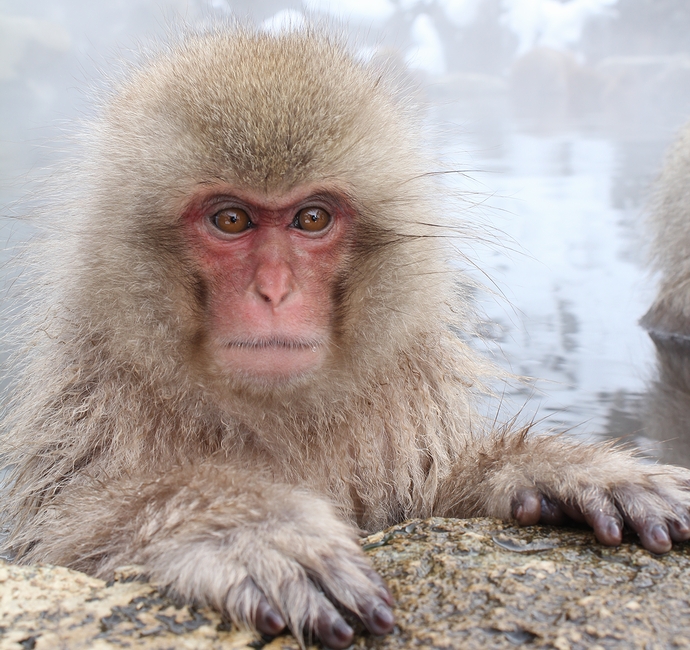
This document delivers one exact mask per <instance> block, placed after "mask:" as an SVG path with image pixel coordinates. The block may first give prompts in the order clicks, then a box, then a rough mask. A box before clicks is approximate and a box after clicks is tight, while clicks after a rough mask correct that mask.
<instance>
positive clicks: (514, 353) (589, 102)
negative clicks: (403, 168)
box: [0, 0, 690, 466]
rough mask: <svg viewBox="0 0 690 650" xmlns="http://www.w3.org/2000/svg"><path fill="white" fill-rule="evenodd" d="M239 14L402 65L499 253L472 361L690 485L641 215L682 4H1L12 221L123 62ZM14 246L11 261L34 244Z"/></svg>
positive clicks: (669, 113) (664, 114)
mask: <svg viewBox="0 0 690 650" xmlns="http://www.w3.org/2000/svg"><path fill="white" fill-rule="evenodd" d="M227 15H236V16H239V17H240V18H242V19H245V20H250V21H253V22H255V23H256V24H263V25H264V26H265V27H266V28H267V29H280V27H281V25H284V24H285V23H289V22H292V23H295V22H299V21H301V20H303V19H304V16H305V15H309V16H329V17H332V18H335V19H336V20H338V21H339V22H340V24H342V25H344V26H345V28H346V29H347V30H349V31H350V32H351V35H352V40H353V42H354V43H356V46H357V47H358V48H360V49H361V52H362V55H363V56H370V55H372V54H373V53H375V52H376V51H377V50H385V51H386V52H387V53H388V54H389V55H390V54H393V56H397V57H399V59H400V60H401V61H405V62H406V63H407V64H408V65H409V66H410V67H411V68H412V70H413V74H414V75H415V77H416V78H417V79H418V81H419V87H420V93H421V94H422V95H423V97H424V99H425V100H426V101H427V103H428V106H429V110H428V123H429V125H430V129H429V140H430V145H431V146H432V148H433V149H434V150H435V151H436V152H437V153H438V157H439V159H440V161H441V162H442V164H443V165H444V166H445V167H448V166H451V167H453V168H454V169H459V170H463V171H466V173H465V174H458V175H454V176H450V177H449V178H448V183H449V184H451V185H452V187H453V189H457V190H461V191H463V192H465V193H466V196H467V197H468V201H467V206H466V207H467V210H466V211H464V216H465V217H466V218H468V219H471V220H474V221H476V222H477V223H480V224H484V225H485V226H486V227H489V228H491V229H495V232H497V233H498V235H499V237H500V239H501V242H502V246H480V245H477V246H476V247H474V248H475V249H474V250H473V251H472V252H471V254H472V255H473V256H474V258H475V259H476V262H477V265H478V267H479V268H480V269H481V270H482V271H483V272H484V273H485V274H486V275H482V274H478V276H477V277H479V279H480V280H481V281H482V282H483V283H484V284H485V285H487V286H488V288H489V289H490V290H489V291H487V292H486V293H485V294H483V295H481V296H478V300H479V301H480V303H481V307H482V309H483V312H484V314H485V317H486V322H485V323H484V325H483V333H484V335H485V339H484V341H483V342H478V343H477V344H478V345H480V346H481V347H483V348H486V349H488V352H489V353H490V354H492V355H494V357H495V358H496V359H497V361H498V362H499V363H501V364H502V365H504V366H505V367H506V368H508V369H510V370H511V371H512V372H514V373H517V374H524V375H530V376H534V377H539V378H540V381H539V382H538V383H536V384H531V385H527V386H524V387H522V388H516V389H514V390H513V392H512V393H511V394H507V395H505V397H504V399H505V401H506V403H507V404H506V407H505V408H506V411H510V410H511V409H514V408H515V407H516V406H517V407H520V406H523V405H525V404H526V405H525V406H524V414H525V416H526V417H531V416H532V415H533V414H535V413H536V414H537V417H545V418H546V421H545V423H544V425H543V426H546V427H552V428H556V429H562V428H569V429H572V430H573V431H574V432H575V433H577V434H578V435H582V436H587V437H621V436H623V437H624V440H626V441H627V442H629V443H633V444H635V445H637V446H638V447H640V448H641V449H642V450H644V451H645V453H647V454H649V455H650V456H652V457H662V458H665V459H672V460H674V461H675V462H678V463H684V464H687V465H689V466H690V453H688V454H686V452H685V451H683V450H684V447H685V445H686V444H690V443H688V442H687V441H681V440H677V439H676V440H666V439H664V440H652V439H651V438H650V437H649V436H650V434H648V433H647V432H646V431H645V429H644V426H643V423H642V416H641V404H642V402H643V398H644V393H645V387H646V385H647V382H648V381H649V379H650V378H651V377H652V376H653V367H654V353H653V346H652V344H651V342H650V341H649V340H648V337H647V335H646V333H645V332H644V331H643V330H642V329H641V328H640V327H639V326H638V324H637V321H638V319H639V318H640V317H641V316H642V315H643V314H644V312H645V311H646V309H647V308H648V306H649V305H650V303H651V301H652V298H653V295H654V278H653V277H651V276H650V275H649V274H648V272H647V271H646V268H645V252H644V243H645V241H646V240H647V239H648V235H647V234H646V233H645V227H644V211H645V203H646V201H647V200H648V197H649V192H650V188H651V186H652V184H653V181H654V179H655V177H656V176H657V174H658V172H659V170H660V166H661V163H662V160H663V152H664V150H665V148H666V147H667V145H668V144H669V142H670V141H671V140H672V138H673V136H674V134H675V132H676V131H677V130H678V128H679V127H680V126H681V125H682V124H683V123H684V122H685V121H686V120H687V119H688V118H690V3H688V2H687V0H351V1H347V0H344V1H341V2H326V1H321V0H109V1H104V2H91V1H89V0H0V213H1V214H2V215H4V216H10V217H13V216H16V215H21V213H22V210H24V211H26V207H22V206H25V205H26V202H25V201H26V196H27V194H28V195H29V196H30V194H31V183H32V179H35V178H37V177H40V176H42V175H43V174H45V173H49V172H50V169H51V167H52V166H54V165H56V164H57V163H58V162H59V161H60V160H61V159H64V157H65V156H66V155H68V154H69V148H70V145H69V140H68V139H66V138H63V134H64V133H69V132H72V131H74V128H75V127H74V124H75V121H79V120H81V119H84V118H88V117H89V115H90V114H91V113H92V110H93V108H92V106H91V104H90V96H91V93H92V89H93V88H94V87H95V88H99V87H101V86H102V85H103V84H104V83H105V82H104V81H103V78H104V74H106V75H107V73H108V72H109V71H112V70H113V69H116V68H117V66H116V65H114V62H117V61H118V60H122V59H129V58H134V55H133V54H132V52H133V51H136V50H137V48H138V47H140V44H142V43H144V44H145V43H147V42H148V41H150V40H151V38H158V37H163V38H164V36H165V33H166V32H167V31H168V30H169V29H170V25H173V24H175V23H176V22H178V21H179V20H180V19H183V20H185V21H186V22H189V23H197V22H204V21H212V20H214V18H216V17H219V16H227ZM17 202H19V203H17ZM2 227H3V240H4V243H5V246H4V248H5V249H7V250H6V251H5V252H4V253H3V255H4V259H5V260H6V259H7V258H8V255H10V253H9V252H8V251H9V250H10V249H11V248H12V245H13V242H15V241H20V240H22V239H23V238H26V236H27V232H28V231H27V230H25V227H24V226H22V224H21V220H17V219H14V218H11V219H4V220H3V226H2ZM459 264H460V261H459ZM487 278H488V279H487ZM5 284H9V282H5ZM5 292H6V289H4V293H5ZM4 293H3V295H4Z"/></svg>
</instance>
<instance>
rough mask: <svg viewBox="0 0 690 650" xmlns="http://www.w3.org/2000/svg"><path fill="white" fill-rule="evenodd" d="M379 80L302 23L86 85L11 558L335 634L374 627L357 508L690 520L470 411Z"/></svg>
mask: <svg viewBox="0 0 690 650" xmlns="http://www.w3.org/2000/svg"><path fill="white" fill-rule="evenodd" d="M399 80H400V75H396V74H393V73H391V74H387V73H386V70H385V67H384V68H382V67H381V66H380V65H379V64H378V63H377V62H376V61H370V62H368V63H367V62H363V61H362V60H360V59H359V58H357V57H355V56H352V55H351V54H350V53H349V52H348V48H347V46H346V45H344V44H343V43H342V42H341V41H340V40H339V38H338V37H336V36H333V35H332V34H330V33H327V32H324V31H322V30H321V29H320V28H314V27H306V28H301V29H297V30H292V31H285V32H281V33H280V34H277V35H276V34H269V33H266V32H262V31H252V30H251V29H249V28H244V27H222V28H221V27H217V28H213V29H210V30H209V31H205V32H195V33H191V34H187V35H186V36H185V37H183V38H180V39H179V42H176V43H175V44H173V45H169V46H168V47H167V48H165V49H162V50H161V51H160V52H159V53H157V54H151V55H149V56H148V58H147V59H146V60H145V61H144V62H142V63H141V65H140V66H139V67H138V68H136V69H134V70H132V71H131V72H130V73H129V74H128V76H126V78H124V79H123V80H122V81H121V82H119V84H118V85H117V87H116V88H115V89H114V90H113V91H112V93H111V94H110V96H109V97H108V98H106V99H105V100H104V101H103V103H102V106H101V108H100V112H99V114H98V116H97V117H96V118H95V120H94V123H93V124H92V125H91V127H90V128H89V129H88V134H87V135H85V136H84V153H83V156H82V158H81V159H80V160H79V161H78V162H77V163H75V164H74V173H73V176H72V177H71V178H72V180H71V181H70V182H69V183H68V182H66V181H64V182H61V185H60V187H57V188H56V189H55V196H56V197H57V198H56V200H55V201H54V203H52V204H51V206H50V209H49V210H48V211H46V212H43V213H42V217H41V218H40V219H39V221H40V222H43V223H44V224H45V226H46V228H45V233H46V234H45V236H44V237H42V238H39V239H40V240H39V242H38V243H37V244H35V246H34V252H35V257H36V262H35V264H36V268H37V271H36V272H35V273H34V280H33V284H32V285H31V290H30V291H27V292H26V294H25V295H29V296H31V304H30V305H29V307H28V308H27V311H28V313H27V315H25V316H24V317H23V318H22V321H21V329H22V330H23V331H25V332H27V334H26V339H27V340H26V345H25V347H24V351H23V352H22V355H21V357H22V358H21V364H22V370H21V376H20V378H19V379H18V381H17V386H16V387H15V389H14V390H13V393H12V396H11V398H10V404H9V406H8V409H7V410H8V412H7V415H6V420H5V431H6V433H5V437H4V448H3V449H4V451H3V453H4V457H5V462H6V464H7V465H8V466H10V467H11V468H12V469H11V470H10V473H9V475H8V479H7V486H6V494H5V496H4V502H3V503H4V512H5V514H4V517H5V524H6V526H8V527H9V529H10V537H9V547H10V548H11V549H12V551H13V553H14V554H15V556H16V558H17V560H18V561H20V562H33V561H42V562H50V563H56V564H62V565H65V566H68V567H72V568H74V569H79V570H81V571H85V572H87V573H90V574H92V575H96V576H101V577H108V576H110V575H111V574H112V572H113V570H114V569H115V568H116V567H118V566H119V565H123V564H137V565H140V566H141V567H143V569H142V570H143V571H144V572H145V574H146V575H147V576H148V577H150V578H151V580H153V581H155V582H156V583H157V584H159V585H162V586H164V587H166V588H168V589H170V590H171V591H173V592H174V593H176V594H177V595H178V596H179V597H181V598H185V599H188V600H189V601H194V602H201V603H207V604H210V605H212V606H215V607H217V608H218V609H220V610H223V611H225V612H226V613H227V614H228V615H229V616H230V617H231V618H232V619H233V620H234V621H235V622H237V623H238V624H241V625H247V626H250V627H254V628H256V629H258V630H259V631H260V632H262V633H265V634H276V633H279V632H280V631H281V630H283V629H285V628H288V629H289V630H291V631H292V632H293V633H294V634H295V635H296V636H298V638H303V635H305V634H306V635H307V636H308V637H309V638H311V637H318V638H319V639H320V640H321V641H322V642H323V643H325V644H326V645H328V646H330V647H332V648H343V647H345V646H347V645H348V644H350V642H351V641H352V638H353V629H352V628H351V627H350V625H349V624H348V623H346V621H345V619H344V618H343V617H342V616H341V613H340V610H349V611H350V612H353V613H354V614H355V615H356V616H358V617H359V619H361V621H362V622H363V624H364V625H365V626H366V628H368V630H369V631H370V632H372V633H374V634H384V633H387V632H389V631H391V629H392V628H393V626H394V618H393V614H392V606H393V601H392V598H391V595H390V594H389V592H388V591H387V589H386V586H385V585H384V583H383V581H382V580H381V579H380V578H379V577H378V576H377V574H376V573H375V572H374V571H373V570H372V568H371V567H370V565H369V564H368V562H367V560H366V559H365V557H364V555H363V553H362V551H361V550H360V547H359V544H358V542H357V534H358V533H359V532H361V531H375V530H378V529H381V528H382V527H385V526H388V525H392V524H394V523H396V522H401V521H403V520H405V519H406V518H410V517H428V516H431V515H439V516H450V517H470V516H490V517H500V518H503V519H510V518H513V519H515V520H516V521H517V522H518V523H519V524H522V525H530V524H536V523H538V522H547V523H558V522H561V521H570V520H578V521H581V522H586V523H588V524H589V525H590V526H592V527H593V529H594V532H595V533H596V536H597V538H598V539H599V540H600V541H601V542H602V543H603V544H607V545H616V544H619V543H620V542H621V534H622V530H623V527H624V526H628V527H629V528H630V529H632V530H633V531H635V532H636V533H637V534H638V535H639V537H640V539H641V543H642V544H643V545H644V546H645V547H646V548H648V549H649V550H651V551H653V552H656V553H663V552H666V551H668V550H669V549H670V548H671V545H672V542H674V541H683V540H686V539H688V538H690V519H689V517H688V514H689V513H688V510H689V508H690V473H688V472H686V471H685V470H682V469H679V468H675V467H670V466H659V465H645V464H642V463H641V462H639V461H638V460H636V459H635V458H633V457H632V456H631V455H629V454H628V453H626V452H623V451H617V450H615V449H612V448H611V447H608V446H587V445H584V444H578V443H575V442H569V441H567V440H565V439H564V438H562V437H558V436H550V435H533V434H531V433H528V432H526V431H525V430H522V429H520V428H518V427H517V426H513V427H511V426H510V425H506V426H503V427H497V426H496V425H495V423H494V422H493V420H486V419H484V418H483V417H482V416H481V415H480V412H479V411H480V410H481V409H479V408H478V406H477V404H478V399H479V397H480V396H482V395H485V394H486V393H485V391H486V386H487V385H488V384H487V382H489V381H490V380H491V377H490V375H491V373H492V372H493V371H492V370H491V365H490V364H489V363H488V362H485V361H483V360H482V358H481V357H480V356H478V355H477V354H475V352H474V351H473V350H472V349H471V347H470V346H468V344H467V343H466V342H465V341H464V340H463V339H462V338H461V337H458V336H457V335H456V334H455V333H454V332H457V331H458V328H460V327H463V326H464V325H463V322H464V321H463V319H464V318H469V317H467V314H468V312H469V310H470V307H469V305H467V304H464V303H465V302H466V300H465V299H464V298H462V297H458V290H457V284H454V279H453V276H454V274H455V272H453V273H451V271H450V267H449V266H448V265H447V263H446V261H445V260H446V259H447V258H448V257H449V256H448V255H446V252H445V250H444V246H445V245H446V244H447V241H448V239H447V238H446V237H444V236H442V234H443V233H444V232H445V231H444V227H445V221H446V217H445V214H446V213H447V212H448V210H450V208H449V207H448V206H444V203H443V199H442V191H441V187H440V186H439V184H438V182H437V181H436V180H435V177H434V174H433V173H432V172H433V171H434V166H433V161H431V160H430V159H429V157H428V155H427V154H426V151H425V145H424V142H423V141H422V139H421V137H420V129H419V125H418V122H417V119H418V118H417V117H416V116H415V109H414V106H413V104H412V102H411V100H410V99H409V94H408V95H406V91H405V88H404V85H405V84H404V83H402V82H400V81H399ZM30 275H31V274H29V277H30ZM468 323H469V320H468ZM449 324H450V325H452V328H451V327H450V326H449ZM467 326H468V327H469V325H467ZM18 372H19V371H18Z"/></svg>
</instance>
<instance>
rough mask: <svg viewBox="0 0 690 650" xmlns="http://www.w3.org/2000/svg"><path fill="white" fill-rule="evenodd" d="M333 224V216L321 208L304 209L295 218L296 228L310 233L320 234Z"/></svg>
mask: <svg viewBox="0 0 690 650" xmlns="http://www.w3.org/2000/svg"><path fill="white" fill-rule="evenodd" d="M329 223H331V215H330V214H328V212H326V211H325V210H322V209H321V208H304V210H300V211H299V212H298V213H297V216H296V217H295V226H296V227H297V228H300V229H302V230H307V231H309V232H319V231H320V230H323V229H324V228H325V227H326V226H327V225H328V224H329Z"/></svg>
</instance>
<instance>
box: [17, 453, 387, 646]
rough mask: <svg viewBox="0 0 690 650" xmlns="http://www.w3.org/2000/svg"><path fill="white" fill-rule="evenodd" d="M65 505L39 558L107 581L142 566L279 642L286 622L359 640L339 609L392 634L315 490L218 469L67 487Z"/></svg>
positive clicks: (347, 535)
mask: <svg viewBox="0 0 690 650" xmlns="http://www.w3.org/2000/svg"><path fill="white" fill-rule="evenodd" d="M59 502H60V504H59V505H60V509H61V510H62V513H61V516H60V517H59V521H56V522H55V528H56V529H57V530H55V531H54V532H52V533H51V531H50V530H48V531H46V530H44V531H41V533H42V535H41V537H42V539H41V541H40V542H39V544H37V545H36V552H37V554H38V555H37V557H32V558H30V559H41V560H44V561H51V562H56V563H60V564H65V565H67V566H71V567H73V568H76V569H80V570H84V571H87V572H89V573H92V574H96V575H99V576H101V577H108V576H109V575H111V574H112V570H113V569H114V568H116V567H117V566H119V565H123V564H132V563H134V564H138V565H141V566H143V567H144V570H145V572H146V574H147V576H148V577H149V578H150V579H152V580H153V581H154V582H156V583H157V584H159V585H162V586H166V587H169V588H171V589H172V590H173V591H174V592H176V593H177V594H179V595H180V596H182V597H183V598H184V599H185V600H186V601H188V602H190V601H191V602H201V603H206V604H210V605H212V606H214V607H216V608H217V609H219V610H221V611H226V612H228V613H229V614H230V616H231V618H232V619H233V620H234V621H235V622H236V623H238V624H240V625H245V626H247V625H248V626H250V627H255V628H257V629H258V630H259V631H260V632H263V633H266V634H272V635H273V634H277V633H278V632H280V631H281V630H282V629H283V628H284V627H285V626H286V625H287V627H289V628H290V630H291V631H292V632H293V633H294V634H295V635H296V636H297V637H298V638H301V636H302V634H303V633H306V634H307V636H308V637H311V636H313V635H315V636H318V637H319V638H320V639H321V640H322V641H323V642H324V643H325V644H327V645H328V646H329V647H333V648H342V647H346V646H347V645H349V644H350V643H351V642H352V637H353V631H352V629H351V628H350V626H349V625H348V624H347V623H346V622H345V621H344V619H343V618H342V617H341V616H340V614H339V613H338V611H337V609H336V607H335V605H334V603H335V604H337V605H339V606H342V607H344V608H347V609H348V610H350V611H352V612H354V613H355V614H357V616H359V618H360V619H361V620H362V621H363V622H364V624H365V625H366V626H367V628H368V629H369V630H370V631H372V632H373V633H374V634H383V633H387V632H390V630H391V629H392V627H393V615H392V613H391V611H390V609H389V607H390V606H391V605H392V599H391V596H390V594H389V592H388V590H387V589H386V587H385V585H384V583H383V581H382V580H381V579H380V578H379V577H378V575H377V574H376V573H375V572H374V571H373V569H372V568H371V567H370V565H369V563H368V561H367V560H366V558H365V556H364V555H363V553H362V551H361V549H360V546H359V544H358V543H357V541H356V534H355V531H354V530H353V529H352V528H351V527H350V526H349V525H347V524H345V523H344V522H343V521H342V520H340V519H339V518H338V517H337V516H336V514H335V512H334V510H333V508H332V507H331V506H330V504H329V503H327V502H326V501H325V500H323V499H321V498H319V497H317V496H315V495H314V494H313V493H310V492H308V491H306V490H302V489H298V488H295V487H292V486H289V485H285V484H278V483H273V482H271V481H270V479H268V477H266V476H261V475H259V476H258V477H257V474H256V472H253V473H249V472H247V471H246V470H242V469H239V468H236V467H228V466H227V465H224V464H218V465H207V466H201V467H199V466H196V467H191V466H190V467H187V468H178V469H174V470H171V471H168V472H166V473H165V474H162V473H161V474H160V475H159V476H158V477H152V476H148V477H145V478H143V479H140V480H137V479H136V478H130V479H127V480H120V481H117V480H113V481H110V482H108V484H107V485H105V484H101V485H94V484H90V485H85V486H83V487H78V486H73V487H71V488H70V487H67V488H66V489H65V490H64V492H63V494H62V495H61V496H60V498H59ZM56 505H57V504H56Z"/></svg>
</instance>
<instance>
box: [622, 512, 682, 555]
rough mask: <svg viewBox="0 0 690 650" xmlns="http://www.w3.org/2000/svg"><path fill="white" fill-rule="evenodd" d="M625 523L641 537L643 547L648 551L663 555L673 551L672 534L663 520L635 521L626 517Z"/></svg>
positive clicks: (650, 518) (647, 518)
mask: <svg viewBox="0 0 690 650" xmlns="http://www.w3.org/2000/svg"><path fill="white" fill-rule="evenodd" d="M625 523H626V524H627V525H628V526H629V527H630V528H631V529H632V530H634V531H635V532H636V533H637V534H638V535H639V537H640V542H642V546H644V547H645V548H646V549H647V550H648V551H651V552H652V553H658V554H661V553H668V552H669V551H670V550H671V546H673V543H672V542H671V534H670V532H669V529H668V526H667V525H666V523H665V522H664V521H662V520H661V519H658V518H657V517H646V518H645V519H634V518H632V517H628V516H626V517H625Z"/></svg>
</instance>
